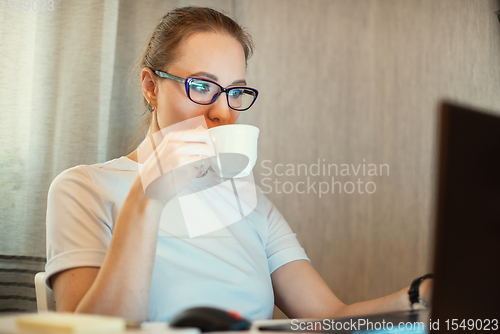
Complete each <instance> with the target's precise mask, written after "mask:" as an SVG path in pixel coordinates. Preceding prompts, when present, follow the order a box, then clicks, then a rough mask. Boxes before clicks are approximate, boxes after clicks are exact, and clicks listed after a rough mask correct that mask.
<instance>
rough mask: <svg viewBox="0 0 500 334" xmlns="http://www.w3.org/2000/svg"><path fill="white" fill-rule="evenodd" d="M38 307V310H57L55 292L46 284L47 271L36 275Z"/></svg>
mask: <svg viewBox="0 0 500 334" xmlns="http://www.w3.org/2000/svg"><path fill="white" fill-rule="evenodd" d="M35 292H36V308H37V310H38V312H44V311H55V310H56V301H55V299H54V293H53V292H52V290H51V289H49V287H48V286H47V285H46V284H45V272H39V273H37V274H36V275H35Z"/></svg>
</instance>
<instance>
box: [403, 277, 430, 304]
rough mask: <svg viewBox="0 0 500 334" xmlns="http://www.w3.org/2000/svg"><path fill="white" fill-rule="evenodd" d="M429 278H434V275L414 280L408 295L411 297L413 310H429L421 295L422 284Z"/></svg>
mask: <svg viewBox="0 0 500 334" xmlns="http://www.w3.org/2000/svg"><path fill="white" fill-rule="evenodd" d="M427 278H434V274H427V275H424V276H422V277H419V278H416V279H414V280H413V282H411V286H410V290H409V291H408V295H409V296H410V306H411V309H412V310H421V309H423V308H427V305H426V304H425V303H424V301H423V300H422V299H421V298H420V293H419V288H420V283H422V281H423V280H424V279H427Z"/></svg>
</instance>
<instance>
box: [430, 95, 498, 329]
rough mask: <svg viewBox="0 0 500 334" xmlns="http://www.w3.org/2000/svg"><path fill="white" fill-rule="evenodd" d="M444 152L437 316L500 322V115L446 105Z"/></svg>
mask: <svg viewBox="0 0 500 334" xmlns="http://www.w3.org/2000/svg"><path fill="white" fill-rule="evenodd" d="M439 154H440V156H439V183H438V208H437V224H436V240H435V245H436V249H435V257H434V259H435V262H434V273H435V274H436V281H435V286H434V296H433V308H432V312H431V318H432V319H440V328H441V329H446V325H447V324H446V323H445V322H446V321H447V320H448V323H449V324H450V321H452V319H457V321H456V322H455V323H461V322H462V320H465V322H468V323H469V324H470V321H471V319H472V320H473V321H476V320H477V319H482V320H485V319H490V320H491V319H493V318H496V319H498V318H500V117H499V116H495V115H493V114H489V113H485V112H480V111H476V110H473V109H472V108H467V107H463V106H457V105H454V104H450V103H443V105H442V107H441V128H440V151H439ZM486 323H487V322H486V321H483V322H482V325H483V327H484V325H485V324H486ZM477 325H479V323H478V324H477ZM474 326H475V327H474V329H476V330H477V326H476V324H475V325H474ZM460 329H464V327H460ZM490 330H492V328H491V325H490Z"/></svg>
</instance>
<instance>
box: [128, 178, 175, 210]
mask: <svg viewBox="0 0 500 334" xmlns="http://www.w3.org/2000/svg"><path fill="white" fill-rule="evenodd" d="M127 199H129V200H132V201H133V202H134V203H135V204H136V205H137V206H138V207H142V208H146V207H151V206H152V207H158V208H160V209H163V208H164V207H165V205H166V204H167V203H168V201H162V200H157V199H153V198H150V197H148V196H146V194H145V192H144V188H143V185H142V181H141V177H140V175H139V173H137V175H136V177H135V179H134V181H133V182H132V186H131V187H130V190H129V193H128V196H127Z"/></svg>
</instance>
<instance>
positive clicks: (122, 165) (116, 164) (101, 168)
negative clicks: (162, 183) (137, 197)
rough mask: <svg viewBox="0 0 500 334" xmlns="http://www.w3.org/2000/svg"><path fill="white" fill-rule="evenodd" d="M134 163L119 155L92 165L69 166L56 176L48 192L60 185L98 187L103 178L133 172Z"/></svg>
mask: <svg viewBox="0 0 500 334" xmlns="http://www.w3.org/2000/svg"><path fill="white" fill-rule="evenodd" d="M134 164H135V163H134V162H133V161H131V160H129V162H127V161H126V158H125V157H121V158H117V159H112V160H109V161H106V162H102V163H96V164H93V165H78V166H75V167H71V168H68V169H66V170H64V171H63V172H61V173H60V174H59V175H57V176H56V178H55V179H54V180H53V181H52V183H51V185H50V188H49V192H50V190H52V189H57V188H61V187H62V188H65V187H74V186H80V187H82V186H87V187H98V186H99V185H100V184H101V183H102V181H103V180H105V179H107V178H110V177H111V176H112V175H114V174H121V173H123V172H130V173H135V172H136V170H137V168H138V167H136V166H135V165H134Z"/></svg>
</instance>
